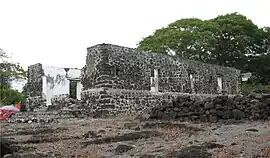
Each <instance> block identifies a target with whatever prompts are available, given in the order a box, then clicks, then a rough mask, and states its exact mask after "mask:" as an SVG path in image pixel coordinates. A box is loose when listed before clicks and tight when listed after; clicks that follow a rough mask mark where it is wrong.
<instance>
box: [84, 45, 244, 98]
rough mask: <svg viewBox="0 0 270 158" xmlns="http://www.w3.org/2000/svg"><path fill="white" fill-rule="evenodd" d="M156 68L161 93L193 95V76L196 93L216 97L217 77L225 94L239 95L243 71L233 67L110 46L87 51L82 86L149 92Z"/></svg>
mask: <svg viewBox="0 0 270 158" xmlns="http://www.w3.org/2000/svg"><path fill="white" fill-rule="evenodd" d="M154 69H158V78H159V79H158V85H159V92H181V93H187V92H190V91H191V81H190V74H193V76H194V91H195V93H198V94H217V93H218V88H217V87H218V83H217V82H218V81H217V80H218V77H221V78H222V87H223V90H224V91H226V92H227V93H229V94H236V93H238V84H239V83H240V71H239V70H236V69H234V68H227V67H222V66H218V65H211V64H205V63H202V62H197V61H190V60H183V59H180V58H176V57H171V56H168V55H163V54H157V53H150V52H139V51H137V50H135V49H132V48H127V47H121V46H116V45H110V44H101V45H96V46H93V47H90V48H88V55H87V61H86V71H85V73H86V75H87V80H85V82H84V83H83V84H84V87H85V89H93V88H100V87H107V88H113V89H129V90H147V91H149V90H150V83H151V82H150V78H151V77H153V76H154V75H153V73H154V72H153V71H154Z"/></svg>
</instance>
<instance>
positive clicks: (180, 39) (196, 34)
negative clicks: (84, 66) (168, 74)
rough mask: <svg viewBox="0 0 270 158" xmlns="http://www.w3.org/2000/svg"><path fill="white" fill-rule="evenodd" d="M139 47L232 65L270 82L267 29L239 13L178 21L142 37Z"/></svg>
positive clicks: (269, 43) (269, 35)
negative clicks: (206, 18) (207, 18)
mask: <svg viewBox="0 0 270 158" xmlns="http://www.w3.org/2000/svg"><path fill="white" fill-rule="evenodd" d="M138 49H139V50H145V51H152V52H157V53H164V54H168V55H175V56H178V57H182V58H185V59H191V60H198V61H202V62H206V63H211V64H218V65H222V66H229V67H235V68H237V69H240V70H242V71H243V72H252V73H253V74H254V75H255V76H256V77H257V81H258V82H261V83H264V84H267V83H269V82H270V77H269V75H268V74H270V69H269V68H270V65H269V61H270V60H269V59H270V57H269V56H270V28H269V27H264V28H259V27H258V26H257V25H256V24H254V23H253V22H252V21H251V20H249V19H248V18H247V17H246V16H244V15H241V14H238V13H231V14H226V15H220V16H217V17H216V18H213V19H210V20H201V19H198V18H186V19H180V20H177V21H175V22H173V23H171V24H169V25H168V26H167V27H163V28H161V29H158V30H156V31H155V32H154V33H153V34H152V35H150V36H148V37H145V38H143V39H142V40H141V41H140V42H139V43H138ZM255 67H256V68H255ZM258 69H259V70H258Z"/></svg>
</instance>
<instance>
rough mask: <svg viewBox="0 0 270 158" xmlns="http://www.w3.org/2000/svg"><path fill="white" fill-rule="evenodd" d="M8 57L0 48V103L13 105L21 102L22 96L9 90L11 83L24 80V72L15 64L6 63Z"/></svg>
mask: <svg viewBox="0 0 270 158" xmlns="http://www.w3.org/2000/svg"><path fill="white" fill-rule="evenodd" d="M8 58H9V56H8V55H7V53H6V52H4V51H3V49H1V48H0V61H1V63H0V103H1V104H15V103H18V102H19V101H23V98H24V96H23V94H22V93H20V92H18V91H16V90H13V89H11V81H13V80H19V79H22V78H25V76H26V72H25V71H24V70H23V68H22V67H21V66H20V65H19V64H17V63H11V62H9V61H8Z"/></svg>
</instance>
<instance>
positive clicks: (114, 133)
mask: <svg viewBox="0 0 270 158" xmlns="http://www.w3.org/2000/svg"><path fill="white" fill-rule="evenodd" d="M0 125H1V157H2V156H3V155H4V154H6V153H5V152H12V150H13V151H15V153H14V155H20V157H78V158H79V157H80V158H83V157H90V158H91V157H93V158H98V157H108V158H116V157H117V158H128V157H139V158H158V157H178V158H192V157H202V158H204V157H205V158H207V157H216V158H230V157H236V158H239V157H243V158H249V157H260V156H261V157H263V156H265V157H270V122H269V121H266V122H259V121H256V122H240V121H238V122H230V123H227V124H226V123H224V122H223V123H222V124H221V123H212V124H211V123H197V124H195V123H190V122H175V121H170V122H167V121H156V120H143V117H137V118H133V117H130V118H127V117H122V118H117V119H116V118H111V119H91V118H89V119H75V118H72V119H65V120H64V119H62V120H61V119H60V120H58V121H57V122H51V123H44V122H41V123H35V122H31V123H10V122H7V121H2V122H1V123H0ZM259 155H260V156H259ZM3 157H4V156H3ZM5 157H6V158H9V157H12V155H11V154H6V155H5Z"/></svg>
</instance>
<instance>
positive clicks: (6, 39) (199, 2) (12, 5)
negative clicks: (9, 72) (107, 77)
mask: <svg viewBox="0 0 270 158" xmlns="http://www.w3.org/2000/svg"><path fill="white" fill-rule="evenodd" d="M233 12H238V13H240V14H243V15H245V16H247V17H248V18H249V19H251V20H252V21H253V22H254V23H255V24H257V25H258V26H259V27H264V26H270V18H269V15H270V0H23V1H22V0H0V48H2V49H3V50H4V51H5V52H7V53H8V54H9V55H10V56H11V60H12V61H13V62H18V63H20V64H21V65H22V66H23V67H24V68H25V69H26V68H27V67H28V66H29V65H31V64H35V63H42V64H44V65H51V66H59V67H71V68H72V67H74V68H81V67H83V66H84V65H85V60H86V54H87V50H86V49H87V48H88V47H91V46H93V45H96V44H101V43H110V44H116V45H120V46H126V47H131V48H135V47H136V45H137V44H138V42H139V41H140V40H142V39H143V37H146V36H148V35H151V34H152V33H153V32H154V31H155V30H156V29H159V28H161V27H166V26H167V25H168V24H170V23H172V22H174V21H176V20H179V19H182V18H192V17H194V18H195V17H196V18H200V19H211V18H214V17H216V16H218V15H222V14H227V13H233Z"/></svg>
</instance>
